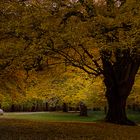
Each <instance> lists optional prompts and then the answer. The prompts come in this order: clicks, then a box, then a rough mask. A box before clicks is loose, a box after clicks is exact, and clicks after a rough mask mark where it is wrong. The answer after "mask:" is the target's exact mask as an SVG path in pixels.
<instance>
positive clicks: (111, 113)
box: [0, 0, 140, 124]
mask: <svg viewBox="0 0 140 140" xmlns="http://www.w3.org/2000/svg"><path fill="white" fill-rule="evenodd" d="M15 1H16V0H15ZM17 5H18V6H20V9H19V8H17V11H16V12H15V11H14V10H15V8H13V9H12V10H11V11H10V12H9V11H8V10H9V9H8V10H7V9H5V10H1V15H2V18H3V19H4V20H3V21H2V22H1V24H2V26H3V27H4V28H3V29H4V31H2V30H1V31H2V34H3V36H1V38H0V40H3V39H6V40H7V37H8V40H9V37H10V38H11V37H12V38H13V37H14V38H15V39H16V40H18V41H19V39H20V40H21V41H20V42H22V43H23V44H24V45H23V46H24V48H23V52H24V53H23V54H29V55H27V56H31V58H32V59H31V60H33V61H29V62H31V63H28V61H27V60H30V59H27V60H26V59H24V60H26V61H24V63H22V64H25V65H23V67H24V68H25V69H26V71H29V70H30V69H34V68H36V67H37V66H39V69H40V62H42V59H44V58H45V62H47V63H52V62H54V61H56V62H57V64H58V63H64V64H66V65H72V66H74V67H77V68H79V69H81V70H83V71H85V72H87V73H88V74H89V75H91V76H99V75H102V76H103V77H104V84H105V86H106V98H107V101H108V113H107V116H106V121H108V122H113V123H118V124H134V123H133V122H131V121H130V120H128V118H127V116H126V112H125V106H126V100H127V97H128V96H129V94H130V91H131V89H132V86H133V84H134V81H135V76H136V74H137V72H138V69H139V66H140V55H139V53H140V37H139V36H140V35H139V34H140V9H139V7H140V2H139V1H138V0H101V1H93V0H79V1H72V2H71V1H67V0H66V1H61V0H59V1H56V0H50V1H45V0H44V2H43V3H39V2H37V3H33V4H30V3H28V4H27V3H23V2H17V1H16V2H15V5H14V6H13V7H15V6H17ZM10 8H11V6H10ZM20 10H22V11H24V12H21V11H20ZM13 11H14V12H13ZM5 13H7V14H8V15H7V14H5ZM15 13H16V14H15ZM11 14H12V18H11ZM19 15H20V16H19ZM7 16H8V20H10V21H11V22H6V23H7V25H8V26H4V25H5V24H4V23H5V21H6V20H7V18H5V17H7ZM13 19H14V21H17V22H12V21H13ZM15 23H16V24H15ZM19 46H20V45H19ZM30 50H31V51H30ZM27 52H28V53H27ZM34 52H36V53H34ZM31 54H33V55H31ZM50 56H51V57H52V56H53V57H52V58H51V60H50V59H49V61H48V59H46V57H47V58H48V57H49V58H50ZM14 58H17V57H15V56H14ZM21 58H23V57H21ZM25 58H28V57H25ZM29 58H30V57H29ZM34 58H35V59H34ZM11 60H12V61H13V59H11ZM16 60H17V59H16ZM19 60H20V59H19ZM34 60H35V61H34ZM20 62H23V61H20ZM26 62H27V63H26ZM5 64H6V65H7V63H5ZM7 66H8V65H7Z"/></svg>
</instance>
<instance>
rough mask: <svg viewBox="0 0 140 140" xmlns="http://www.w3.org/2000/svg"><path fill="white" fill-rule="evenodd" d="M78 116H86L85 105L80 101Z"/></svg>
mask: <svg viewBox="0 0 140 140" xmlns="http://www.w3.org/2000/svg"><path fill="white" fill-rule="evenodd" d="M80 116H88V114H87V106H86V105H85V104H84V103H80Z"/></svg>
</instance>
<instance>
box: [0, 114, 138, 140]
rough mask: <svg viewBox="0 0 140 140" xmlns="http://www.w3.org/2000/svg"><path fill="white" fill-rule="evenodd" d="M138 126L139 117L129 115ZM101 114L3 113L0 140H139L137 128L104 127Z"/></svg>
mask: <svg viewBox="0 0 140 140" xmlns="http://www.w3.org/2000/svg"><path fill="white" fill-rule="evenodd" d="M129 117H130V118H133V119H134V120H137V122H140V113H129ZM103 118H104V113H103V112H90V113H89V117H79V116H78V113H62V112H50V113H49V112H46V113H43V112H42V113H34V114H31V113H27V114H24V113H5V114H4V115H3V116H0V140H140V126H121V125H114V124H108V123H104V122H103V121H97V120H102V119H103Z"/></svg>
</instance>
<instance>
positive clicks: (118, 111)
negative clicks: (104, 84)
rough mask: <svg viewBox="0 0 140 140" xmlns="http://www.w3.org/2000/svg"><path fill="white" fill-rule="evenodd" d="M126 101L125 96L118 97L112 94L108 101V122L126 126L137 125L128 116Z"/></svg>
mask: <svg viewBox="0 0 140 140" xmlns="http://www.w3.org/2000/svg"><path fill="white" fill-rule="evenodd" d="M115 92H116V91H115ZM126 99H127V97H125V96H118V95H115V96H114V94H112V95H111V96H108V97H107V101H108V112H107V115H106V118H105V119H106V121H107V122H112V123H117V124H125V125H135V123H134V122H132V121H130V120H129V119H128V118H127V115H126V111H125V109H126Z"/></svg>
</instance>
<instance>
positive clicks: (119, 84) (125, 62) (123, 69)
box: [101, 48, 140, 125]
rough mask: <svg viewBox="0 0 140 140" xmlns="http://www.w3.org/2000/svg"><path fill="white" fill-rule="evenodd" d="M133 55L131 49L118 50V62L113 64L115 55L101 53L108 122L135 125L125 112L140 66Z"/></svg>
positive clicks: (105, 52) (106, 52)
mask: <svg viewBox="0 0 140 140" xmlns="http://www.w3.org/2000/svg"><path fill="white" fill-rule="evenodd" d="M131 53H132V51H130V49H129V48H128V49H126V50H120V49H118V50H116V51H115V52H114V55H113V57H115V59H116V61H114V62H112V61H111V58H112V54H113V53H112V52H111V51H109V50H103V51H102V52H101V56H102V63H103V75H104V83H105V86H106V98H107V101H108V111H107V115H106V121H107V122H112V123H117V124H126V125H134V124H135V123H133V122H132V121H130V120H128V118H127V115H126V112H125V108H126V100H127V97H128V96H129V95H130V92H131V89H132V87H133V84H134V81H135V76H136V74H137V71H138V69H139V65H140V63H139V59H137V58H138V57H134V56H133V55H132V54H133V53H132V54H131ZM133 57H134V58H135V59H134V58H133Z"/></svg>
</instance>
